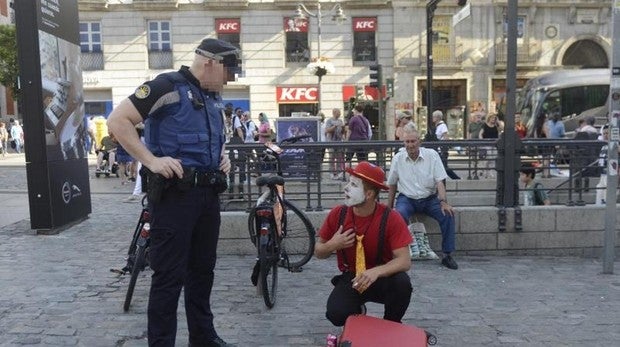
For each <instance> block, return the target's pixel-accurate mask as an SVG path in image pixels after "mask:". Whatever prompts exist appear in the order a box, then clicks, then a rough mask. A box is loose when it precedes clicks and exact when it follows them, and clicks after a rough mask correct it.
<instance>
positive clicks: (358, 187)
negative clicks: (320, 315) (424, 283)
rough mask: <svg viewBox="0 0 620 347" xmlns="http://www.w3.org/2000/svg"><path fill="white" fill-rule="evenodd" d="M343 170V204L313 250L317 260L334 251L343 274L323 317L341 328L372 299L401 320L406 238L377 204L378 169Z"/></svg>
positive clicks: (396, 219) (407, 289)
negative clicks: (346, 182)
mask: <svg viewBox="0 0 620 347" xmlns="http://www.w3.org/2000/svg"><path fill="white" fill-rule="evenodd" d="M347 172H349V173H350V174H351V176H350V177H349V183H348V184H347V186H346V187H345V189H344V194H345V206H340V207H336V208H334V209H332V210H331V211H330V213H329V215H328V216H327V219H326V220H325V223H323V225H322V226H321V230H320V231H319V239H318V241H317V244H316V247H315V249H314V255H315V256H316V257H317V258H319V259H325V258H327V257H329V256H330V255H331V254H332V253H334V252H337V259H338V268H339V269H340V271H342V274H341V275H338V276H336V277H334V278H333V279H332V284H334V286H335V287H334V290H333V291H332V293H331V294H330V296H329V298H328V299H327V312H326V317H327V319H329V320H330V321H331V322H332V324H334V325H335V326H343V325H344V323H345V321H346V319H347V317H349V316H350V315H353V314H359V313H361V312H362V305H363V304H364V303H366V302H368V301H371V302H377V303H382V304H384V305H385V312H384V315H383V318H384V319H387V320H391V321H394V322H400V321H401V319H402V317H403V316H404V314H405V312H406V311H407V307H409V301H410V299H411V291H412V287H411V280H410V279H409V275H407V271H408V270H409V268H410V267H411V259H410V257H409V249H408V248H407V247H408V245H409V244H410V243H411V242H412V238H411V235H410V234H409V230H408V229H407V225H406V224H405V223H404V222H403V220H402V218H401V217H400V216H399V215H398V213H396V211H393V210H391V209H389V208H388V207H387V206H385V204H382V203H379V202H378V201H377V197H378V196H379V191H380V189H384V190H387V189H388V187H387V186H386V185H385V184H383V181H384V180H385V173H384V172H383V170H382V169H381V168H380V167H378V166H375V165H373V164H370V163H368V162H360V163H359V164H358V165H357V166H356V167H355V169H353V170H352V169H350V168H348V169H347Z"/></svg>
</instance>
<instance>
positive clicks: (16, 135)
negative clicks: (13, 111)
mask: <svg viewBox="0 0 620 347" xmlns="http://www.w3.org/2000/svg"><path fill="white" fill-rule="evenodd" d="M10 132H11V141H13V143H14V144H15V147H14V148H15V153H21V152H22V148H23V146H24V129H22V126H21V125H19V120H17V119H14V120H13V123H12V124H11V130H10ZM11 147H12V145H11Z"/></svg>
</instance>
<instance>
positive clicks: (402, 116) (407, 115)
mask: <svg viewBox="0 0 620 347" xmlns="http://www.w3.org/2000/svg"><path fill="white" fill-rule="evenodd" d="M409 122H411V112H410V111H407V110H405V111H402V112H398V114H397V115H396V130H394V140H396V141H399V140H402V139H401V137H402V136H403V127H404V126H405V124H407V123H409Z"/></svg>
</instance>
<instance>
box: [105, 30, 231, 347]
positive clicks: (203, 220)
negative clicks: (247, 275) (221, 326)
mask: <svg viewBox="0 0 620 347" xmlns="http://www.w3.org/2000/svg"><path fill="white" fill-rule="evenodd" d="M195 53H196V54H195V55H194V60H193V62H192V64H191V66H189V67H187V66H182V67H181V69H180V70H179V71H175V72H169V73H163V74H160V75H159V76H157V77H156V78H155V79H154V80H152V81H149V82H146V83H145V84H143V85H141V86H139V87H138V88H137V89H136V91H135V93H134V94H133V95H130V96H129V97H128V98H127V99H125V100H123V101H122V102H121V103H120V104H119V105H118V106H117V107H116V108H115V109H114V110H113V111H112V113H111V114H110V117H109V119H108V127H109V128H110V129H111V130H112V132H113V133H114V134H115V135H116V136H117V138H118V140H119V141H120V142H121V144H122V145H123V147H124V148H125V149H126V150H127V152H129V153H130V154H131V155H132V156H133V157H134V158H136V160H138V161H140V162H141V163H142V164H143V165H144V166H145V167H146V168H147V169H148V170H147V172H149V174H148V176H147V178H148V180H149V181H150V183H149V185H148V189H149V192H148V194H149V208H150V211H151V216H152V219H151V245H150V255H149V257H150V267H151V268H152V269H153V276H152V282H151V291H150V296H149V304H148V342H149V346H174V344H175V337H176V330H177V305H178V300H179V295H180V293H181V289H182V288H183V287H184V293H185V311H186V315H187V325H188V330H189V342H190V346H232V345H230V344H227V343H226V342H224V341H223V340H222V339H221V338H220V337H219V336H218V335H217V333H216V331H215V328H214V326H213V313H212V312H211V307H210V297H211V288H212V287H213V270H214V267H215V261H216V249H217V242H218V237H219V229H220V205H219V198H218V194H219V193H220V192H221V191H222V190H225V189H226V174H228V172H229V170H230V160H229V159H228V156H224V155H223V153H224V142H225V133H224V119H223V109H224V104H223V103H222V99H221V96H220V93H221V91H222V89H223V86H224V84H226V83H227V81H229V80H232V79H233V78H232V77H233V76H234V71H235V69H236V68H237V67H238V61H239V60H238V54H239V51H238V50H237V48H236V47H234V46H233V45H231V44H230V43H228V42H225V41H221V40H216V39H211V38H206V39H204V40H202V42H201V43H200V45H199V46H198V48H197V49H196V50H195ZM141 121H144V124H145V128H144V138H145V142H146V144H143V143H142V142H141V141H140V139H139V138H138V135H137V133H136V131H135V128H134V125H135V124H137V123H139V122H141ZM153 182H155V183H153ZM154 192H156V193H154Z"/></svg>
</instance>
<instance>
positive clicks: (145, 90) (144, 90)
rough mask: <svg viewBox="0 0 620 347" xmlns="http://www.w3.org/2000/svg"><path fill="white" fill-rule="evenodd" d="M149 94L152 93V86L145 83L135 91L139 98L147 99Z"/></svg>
mask: <svg viewBox="0 0 620 347" xmlns="http://www.w3.org/2000/svg"><path fill="white" fill-rule="evenodd" d="M149 94H151V87H149V86H148V85H146V84H143V85H141V86H139V87H138V88H136V91H135V93H134V95H135V96H136V98H138V99H146V98H147V97H148V96H149Z"/></svg>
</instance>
